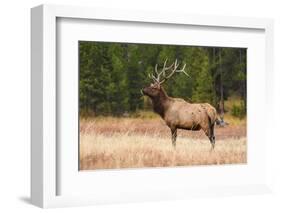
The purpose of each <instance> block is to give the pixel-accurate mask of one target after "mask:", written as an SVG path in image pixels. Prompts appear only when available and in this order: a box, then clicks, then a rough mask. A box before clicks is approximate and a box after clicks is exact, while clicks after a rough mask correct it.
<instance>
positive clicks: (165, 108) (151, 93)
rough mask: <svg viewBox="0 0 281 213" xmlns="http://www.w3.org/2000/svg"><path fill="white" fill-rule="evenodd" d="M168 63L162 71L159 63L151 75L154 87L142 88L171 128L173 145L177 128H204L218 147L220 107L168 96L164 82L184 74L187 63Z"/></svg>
mask: <svg viewBox="0 0 281 213" xmlns="http://www.w3.org/2000/svg"><path fill="white" fill-rule="evenodd" d="M166 63H167V60H166V61H165V62H164V65H163V67H162V70H161V71H159V70H158V65H157V64H156V65H155V73H154V74H150V75H149V77H150V78H151V79H152V80H153V83H151V84H150V86H148V87H145V88H143V89H142V90H141V92H142V94H143V95H146V96H148V97H149V98H150V99H151V100H152V104H153V110H154V112H156V113H157V114H159V115H160V116H161V117H162V119H163V120H164V121H165V122H166V124H167V126H168V127H169V128H170V129H171V134H172V144H173V146H174V147H176V138H177V129H184V130H192V131H199V130H203V131H204V133H205V134H206V136H207V137H208V138H209V140H210V142H211V145H212V149H214V148H215V134H214V126H215V123H216V122H219V120H218V118H217V112H216V109H215V108H214V107H213V106H211V105H210V104H208V103H188V102H186V101H185V100H183V99H180V98H172V97H169V96H168V95H167V93H166V92H165V90H164V88H163V87H162V84H163V83H164V82H165V81H167V80H168V79H169V78H171V77H172V76H173V75H174V74H175V73H184V74H185V75H187V76H189V75H188V74H187V73H186V72H185V67H186V64H184V65H183V67H182V68H181V69H178V67H179V64H178V62H177V60H175V62H174V63H172V64H171V65H170V66H166Z"/></svg>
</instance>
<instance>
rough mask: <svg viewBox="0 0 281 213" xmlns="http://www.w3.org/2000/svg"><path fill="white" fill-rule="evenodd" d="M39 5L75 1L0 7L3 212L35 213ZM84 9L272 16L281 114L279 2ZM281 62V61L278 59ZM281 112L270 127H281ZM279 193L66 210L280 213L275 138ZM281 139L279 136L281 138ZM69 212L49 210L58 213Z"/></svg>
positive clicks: (14, 0) (280, 143) (145, 1)
mask: <svg viewBox="0 0 281 213" xmlns="http://www.w3.org/2000/svg"><path fill="white" fill-rule="evenodd" d="M41 3H56V4H72V5H75V4H77V3H76V2H75V1H73V0H68V1H67V0H57V1H53V2H52V1H44V2H41V1H37V0H26V1H23V0H22V1H20V0H9V1H7V2H1V9H0V10H1V11H0V16H1V17H0V22H1V23H0V24H1V25H0V26H1V33H0V38H1V39H0V42H1V45H0V50H1V51H0V54H1V55H0V59H1V60H0V63H1V66H0V72H1V77H0V94H1V104H0V113H1V115H0V118H1V122H0V125H1V126H0V133H1V140H0V141H1V149H0V162H1V164H0V168H1V175H0V190H1V191H0V211H1V212H12V211H15V212H18V211H21V212H37V211H39V210H40V209H38V208H37V207H34V206H32V205H30V204H29V188H30V183H29V179H30V165H29V164H30V156H29V153H30V151H29V149H30V11H29V8H31V7H33V6H36V5H38V4H41ZM79 5H81V6H101V7H112V8H122V9H139V10H161V11H162V12H163V11H164V12H165V11H166V12H169V11H173V12H174V13H175V12H177V11H179V12H185V13H191V14H216V15H232V16H252V17H271V18H274V19H275V44H274V47H275V50H274V53H275V82H274V83H275V85H276V86H275V91H273V95H274V96H275V98H276V100H277V98H279V100H278V101H276V102H275V103H276V104H275V107H276V109H277V108H279V109H281V102H280V100H281V97H280V88H281V87H280V85H281V84H280V85H277V84H278V83H281V61H280V59H279V58H280V57H281V13H280V8H281V6H280V5H278V0H276V1H273V0H262V1H257V0H255V1H250V0H248V1H246V0H235V1H234V0H231V1H225V0H212V1H208V0H206V1H203V0H196V1H195V0H192V1H188V0H183V1H180V0H173V1H170V0H169V1H164V0H161V1H156V0H155V1H152V0H136V1H129V0H128V1H122V0H118V1H116V0H112V1H109V0H103V1H94V0H89V1H86V0H80V1H79ZM278 59H279V60H278ZM280 114H281V111H280V112H277V114H276V116H274V117H275V122H274V123H273V124H271V125H272V126H277V125H279V126H278V129H279V128H281V124H280V122H278V119H280V118H281V116H280ZM275 135H276V139H275V141H274V143H275V145H274V161H275V164H274V166H275V168H276V170H275V172H274V174H275V188H274V189H275V190H274V194H273V195H259V196H241V197H225V198H196V199H190V200H184V201H170V202H167V201H165V202H157V203H138V204H122V205H121V204H120V205H108V206H94V207H80V208H72V209H67V211H69V212H77V211H83V212H124V213H125V212H132V211H134V212H187V211H189V212H236V213H237V212H240V211H242V212H246V211H247V212H280V211H281V205H280V200H281V181H280V180H281V168H280V162H281V154H279V152H280V151H281V140H280V139H278V132H277V131H276V133H275ZM279 138H280V137H279ZM278 155H279V156H278ZM63 210H66V209H55V210H54V209H53V210H47V211H52V212H60V211H63Z"/></svg>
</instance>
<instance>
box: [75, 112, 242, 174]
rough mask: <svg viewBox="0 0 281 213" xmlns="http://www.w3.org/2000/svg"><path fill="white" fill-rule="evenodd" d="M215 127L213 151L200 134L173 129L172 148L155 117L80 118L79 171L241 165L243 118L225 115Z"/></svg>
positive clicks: (165, 132)
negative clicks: (174, 140)
mask: <svg viewBox="0 0 281 213" xmlns="http://www.w3.org/2000/svg"><path fill="white" fill-rule="evenodd" d="M225 120H226V121H228V122H229V123H230V124H229V125H228V126H226V127H223V128H222V127H216V129H215V135H216V147H215V150H214V151H210V148H211V145H210V142H209V140H208V138H207V137H206V136H205V135H204V133H203V132H202V131H196V132H194V131H185V130H178V138H177V146H176V149H174V148H173V146H172V143H171V135H170V130H169V128H168V127H167V126H166V125H165V123H164V121H163V120H161V118H160V117H159V116H157V115H155V114H154V113H142V112H139V113H138V114H135V115H134V116H133V117H127V118H116V117H92V118H91V117H90V118H89V117H88V118H80V169H81V170H93V169H119V168H143V167H172V166H189V165H218V164H241V163H246V159H247V158H246V156H247V153H246V152H247V149H246V148H247V143H246V120H245V119H238V118H235V117H233V116H231V115H226V116H225Z"/></svg>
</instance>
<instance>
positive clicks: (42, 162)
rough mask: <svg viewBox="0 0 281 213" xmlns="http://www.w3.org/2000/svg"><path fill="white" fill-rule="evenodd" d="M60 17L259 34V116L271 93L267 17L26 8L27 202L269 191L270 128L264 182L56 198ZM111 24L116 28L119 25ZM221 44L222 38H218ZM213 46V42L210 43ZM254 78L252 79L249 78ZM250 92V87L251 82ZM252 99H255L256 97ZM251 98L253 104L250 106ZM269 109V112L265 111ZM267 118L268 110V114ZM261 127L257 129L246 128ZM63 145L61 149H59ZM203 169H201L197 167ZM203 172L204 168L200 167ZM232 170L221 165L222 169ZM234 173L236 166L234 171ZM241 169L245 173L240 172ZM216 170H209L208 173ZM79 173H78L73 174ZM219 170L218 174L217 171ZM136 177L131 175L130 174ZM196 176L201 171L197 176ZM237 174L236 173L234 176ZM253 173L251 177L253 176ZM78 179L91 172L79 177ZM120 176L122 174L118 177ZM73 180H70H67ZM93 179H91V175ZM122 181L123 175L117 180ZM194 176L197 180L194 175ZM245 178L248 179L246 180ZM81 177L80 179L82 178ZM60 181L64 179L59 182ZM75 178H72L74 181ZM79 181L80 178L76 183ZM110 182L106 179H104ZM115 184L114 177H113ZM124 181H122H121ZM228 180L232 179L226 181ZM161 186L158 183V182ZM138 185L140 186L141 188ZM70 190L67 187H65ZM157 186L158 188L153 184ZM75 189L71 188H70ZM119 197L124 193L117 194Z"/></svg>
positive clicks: (49, 204) (155, 171)
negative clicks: (28, 97)
mask: <svg viewBox="0 0 281 213" xmlns="http://www.w3.org/2000/svg"><path fill="white" fill-rule="evenodd" d="M60 18H64V19H69V20H70V19H79V20H85V19H87V20H101V21H113V22H114V21H116V22H118V26H122V23H126V22H131V23H136V24H138V23H144V24H145V23H147V24H149V23H153V24H154V25H155V26H166V27H167V28H169V27H173V26H200V27H207V28H213V29H215V28H219V29H227V30H228V31H230V32H231V31H232V30H235V29H236V30H237V29H238V30H240V29H241V30H257V31H261V32H263V36H264V37H263V38H262V39H263V40H262V41H264V42H265V43H264V49H263V50H264V58H263V59H264V67H263V68H261V73H260V74H261V76H265V77H266V78H265V79H262V78H261V77H260V78H259V79H256V80H258V81H260V82H262V81H263V82H264V87H261V88H260V90H261V93H263V94H264V97H263V98H264V100H265V105H262V106H261V108H260V111H259V112H262V110H263V109H265V107H267V108H268V107H269V108H271V106H272V104H273V99H272V96H271V93H270V90H271V88H272V87H273V85H272V82H273V80H272V79H273V78H274V76H273V59H272V58H273V21H272V20H271V19H256V18H240V17H239V18H238V17H216V16H203V15H188V14H178V13H177V14H173V13H169V14H166V13H161V12H148V11H122V10H112V9H101V8H84V7H74V6H54V5H41V6H38V7H35V8H32V10H31V26H32V29H31V42H32V46H31V56H32V63H31V65H32V66H31V69H32V70H31V82H32V83H31V86H32V88H31V90H32V91H31V98H32V103H31V112H32V113H31V201H32V203H33V204H35V205H37V206H40V207H43V208H46V207H58V206H75V205H89V204H99V203H114V202H115V203H116V202H129V201H133V202H138V201H144V200H165V199H182V198H187V197H196V196H214V195H233V194H238V195H240V194H252V193H264V192H270V191H271V177H272V175H271V169H270V168H271V165H270V160H269V159H270V158H269V156H270V131H271V130H270V128H269V127H268V125H267V126H266V127H265V128H266V131H264V132H262V133H260V134H261V136H262V137H263V138H264V141H265V142H263V144H262V146H261V149H263V148H266V151H265V150H264V151H261V152H259V153H260V155H262V156H260V157H262V160H263V161H264V163H263V165H262V166H261V168H257V170H256V171H257V172H258V173H263V178H261V179H258V178H257V180H258V181H256V182H254V184H249V182H247V181H245V183H242V182H239V183H238V182H237V183H234V184H233V185H231V184H229V183H225V184H217V185H216V186H212V185H210V186H209V187H207V186H206V185H204V186H202V187H199V184H197V185H196V184H195V186H194V187H192V188H191V187H190V186H189V185H188V184H187V185H186V186H183V187H181V188H179V187H176V186H175V185H169V186H168V187H167V188H166V189H162V190H157V189H153V190H152V191H153V192H152V191H151V192H149V191H147V189H145V190H144V191H143V192H140V191H139V190H138V189H137V188H136V190H135V193H134V188H133V187H132V185H131V186H130V190H131V191H126V190H125V191H123V192H119V191H117V192H116V191H114V192H110V191H106V190H105V191H104V192H103V193H98V194H95V195H89V194H87V193H85V194H83V191H82V192H81V193H79V194H77V195H76V194H71V193H70V194H65V195H64V194H59V193H58V188H59V187H58V185H59V184H62V183H61V179H60V177H59V173H60V170H61V169H62V168H61V167H60V166H58V159H60V156H59V152H58V146H57V137H58V132H57V128H56V127H57V119H58V114H57V107H58V95H57V92H58V91H57V88H58V86H59V84H60V81H58V79H57V72H56V71H57V69H58V67H57V49H58V43H57V36H58V32H57V29H58V24H57V23H58V20H59V19H60ZM118 26H116V27H118ZM221 39H222V40H223V38H221ZM213 45H215V43H214V44H213ZM253 80H254V79H253ZM252 87H253V88H254V85H253V84H252ZM255 100H256V99H255ZM255 100H253V101H252V104H254V102H255ZM269 111H270V110H269ZM269 113H270V114H271V113H273V111H270V112H269ZM262 119H263V120H264V122H265V123H266V124H269V123H271V122H270V119H272V118H271V116H264V117H263V118H262ZM251 128H256V129H257V130H258V129H259V128H260V127H259V126H256V127H251ZM63 148H64V147H61V148H60V149H61V150H62V149H63ZM201 169H204V168H201ZM205 169H207V168H205ZM228 169H229V171H230V170H233V171H230V172H235V170H236V169H233V168H228V167H225V171H226V170H228ZM238 169H239V168H238ZM184 170H187V168H181V169H174V170H173V169H164V170H162V169H148V170H146V171H145V175H146V176H147V174H151V175H152V176H155V178H159V175H163V174H164V172H165V173H170V174H171V178H175V177H177V175H181V174H182V172H184ZM188 170H189V172H195V173H196V171H195V170H196V168H195V169H194V168H193V169H190V168H189V169H188ZM243 170H247V167H246V168H243ZM214 171H216V168H213V169H212V171H210V172H214ZM225 171H224V172H225ZM77 172H78V171H77ZM218 172H219V171H218ZM108 173H110V175H111V177H112V178H114V175H119V174H118V172H112V171H111V172H108ZM122 173H123V175H124V174H125V175H128V176H131V177H136V175H137V176H139V175H141V173H142V171H141V170H138V171H131V170H129V171H128V170H125V171H122ZM134 175H135V176H134ZM197 175H200V172H199V173H198V174H197ZM238 175H239V174H238ZM253 175H256V174H253ZM83 176H88V177H86V179H89V177H90V174H87V173H84V174H83ZM120 177H121V176H120ZM71 178H72V177H70V180H72V179H71ZM90 178H92V177H90ZM122 178H123V177H122ZM194 178H196V176H195V177H194ZM249 178H250V176H249ZM86 179H84V180H86ZM62 180H63V179H62ZM73 180H74V178H73ZM81 180H82V179H81ZM107 180H110V179H107ZM112 180H114V179H112ZM125 181H126V180H125ZM230 182H231V181H230ZM75 184H76V183H75ZM161 184H162V186H163V187H164V185H163V183H161ZM140 185H141V184H140ZM67 187H69V185H67ZM158 187H161V185H158ZM69 190H70V191H71V190H77V188H76V189H75V188H74V186H73V188H70V189H69ZM119 193H123V195H122V196H120V195H119Z"/></svg>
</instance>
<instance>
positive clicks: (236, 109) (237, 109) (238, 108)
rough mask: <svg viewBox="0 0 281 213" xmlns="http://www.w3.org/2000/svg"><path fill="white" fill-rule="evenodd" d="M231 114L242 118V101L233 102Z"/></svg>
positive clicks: (243, 108)
mask: <svg viewBox="0 0 281 213" xmlns="http://www.w3.org/2000/svg"><path fill="white" fill-rule="evenodd" d="M231 115H233V116H234V117H238V118H240V119H241V118H243V117H245V115H246V111H245V106H244V103H243V102H241V103H240V104H234V105H233V106H232V108H231Z"/></svg>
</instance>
